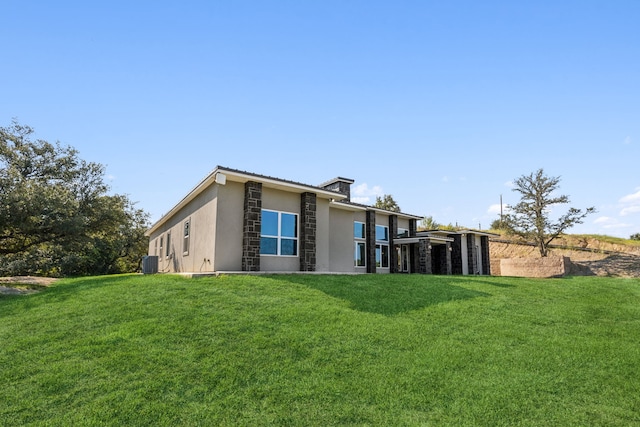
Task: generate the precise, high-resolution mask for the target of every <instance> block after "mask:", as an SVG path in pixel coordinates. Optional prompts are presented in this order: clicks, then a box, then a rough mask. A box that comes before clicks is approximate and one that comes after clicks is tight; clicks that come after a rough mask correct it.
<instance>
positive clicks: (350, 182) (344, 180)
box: [319, 176, 356, 187]
mask: <svg viewBox="0 0 640 427" xmlns="http://www.w3.org/2000/svg"><path fill="white" fill-rule="evenodd" d="M336 182H346V183H347V184H353V183H354V182H356V181H355V180H353V179H351V178H344V177H342V176H337V177H335V178H333V179H330V180H329V181H325V182H323V183H322V184H320V185H319V187H326V186H327V185H331V184H333V183H336Z"/></svg>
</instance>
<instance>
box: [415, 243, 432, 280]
mask: <svg viewBox="0 0 640 427" xmlns="http://www.w3.org/2000/svg"><path fill="white" fill-rule="evenodd" d="M418 273H421V274H433V269H432V266H431V241H430V240H429V239H422V240H420V242H418Z"/></svg>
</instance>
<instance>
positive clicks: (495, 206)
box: [487, 203, 509, 215]
mask: <svg viewBox="0 0 640 427" xmlns="http://www.w3.org/2000/svg"><path fill="white" fill-rule="evenodd" d="M508 212H509V206H508V205H504V204H503V205H502V213H508ZM487 213H488V214H496V215H499V214H500V203H495V204H493V205H491V206H489V208H488V209H487Z"/></svg>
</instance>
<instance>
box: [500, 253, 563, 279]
mask: <svg viewBox="0 0 640 427" xmlns="http://www.w3.org/2000/svg"><path fill="white" fill-rule="evenodd" d="M570 271H571V259H570V258H569V257H565V256H548V257H544V258H506V259H501V260H500V275H501V276H516V277H562V276H564V275H566V274H568V273H569V272H570Z"/></svg>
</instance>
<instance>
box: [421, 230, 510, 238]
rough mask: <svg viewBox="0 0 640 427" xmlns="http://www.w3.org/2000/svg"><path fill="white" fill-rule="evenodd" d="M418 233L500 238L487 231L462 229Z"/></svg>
mask: <svg viewBox="0 0 640 427" xmlns="http://www.w3.org/2000/svg"><path fill="white" fill-rule="evenodd" d="M418 233H445V234H460V235H465V234H477V235H478V236H487V237H497V236H500V235H499V234H496V233H489V232H488V231H480V230H473V229H464V230H455V231H454V230H440V229H435V230H423V231H418Z"/></svg>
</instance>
